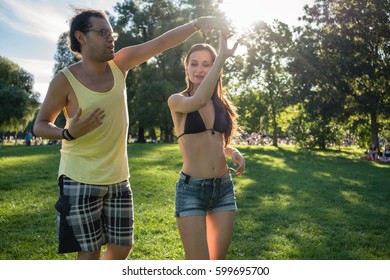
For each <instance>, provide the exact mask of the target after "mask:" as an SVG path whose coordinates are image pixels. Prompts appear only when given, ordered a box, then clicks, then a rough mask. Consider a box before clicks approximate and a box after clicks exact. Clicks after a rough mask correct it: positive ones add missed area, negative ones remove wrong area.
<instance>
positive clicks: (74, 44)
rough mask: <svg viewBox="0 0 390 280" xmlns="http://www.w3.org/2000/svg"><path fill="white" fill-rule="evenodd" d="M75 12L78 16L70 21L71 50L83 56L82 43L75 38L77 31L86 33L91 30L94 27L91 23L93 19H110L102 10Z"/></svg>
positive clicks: (77, 10) (80, 10)
mask: <svg viewBox="0 0 390 280" xmlns="http://www.w3.org/2000/svg"><path fill="white" fill-rule="evenodd" d="M75 11H76V13H77V14H76V15H75V16H74V17H73V18H72V19H71V20H70V30H69V38H70V49H71V50H72V51H73V52H75V53H79V54H81V46H80V42H79V41H78V40H77V39H76V36H75V33H76V31H81V32H86V31H87V30H88V29H89V28H91V27H92V26H91V23H90V21H89V19H90V18H91V17H97V18H102V19H106V20H108V17H107V15H106V14H105V13H104V12H103V11H100V10H91V9H75Z"/></svg>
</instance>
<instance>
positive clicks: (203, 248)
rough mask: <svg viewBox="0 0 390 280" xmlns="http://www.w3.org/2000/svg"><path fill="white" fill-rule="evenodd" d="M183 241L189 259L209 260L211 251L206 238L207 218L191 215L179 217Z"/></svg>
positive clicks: (178, 224) (178, 222) (178, 223)
mask: <svg viewBox="0 0 390 280" xmlns="http://www.w3.org/2000/svg"><path fill="white" fill-rule="evenodd" d="M176 221H177V226H178V228H179V232H180V236H181V241H182V242H183V246H184V252H185V254H186V259H188V260H208V259H209V251H208V247H207V238H206V218H205V217H204V216H191V217H182V218H177V219H176Z"/></svg>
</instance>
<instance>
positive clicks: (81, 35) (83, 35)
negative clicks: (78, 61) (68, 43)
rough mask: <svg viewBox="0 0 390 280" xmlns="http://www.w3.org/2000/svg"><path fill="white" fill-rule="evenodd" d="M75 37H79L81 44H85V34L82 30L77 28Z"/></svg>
mask: <svg viewBox="0 0 390 280" xmlns="http://www.w3.org/2000/svg"><path fill="white" fill-rule="evenodd" d="M74 37H75V38H76V39H77V41H79V43H80V45H83V44H84V43H85V34H84V33H83V32H81V31H80V30H77V31H76V32H75V33H74Z"/></svg>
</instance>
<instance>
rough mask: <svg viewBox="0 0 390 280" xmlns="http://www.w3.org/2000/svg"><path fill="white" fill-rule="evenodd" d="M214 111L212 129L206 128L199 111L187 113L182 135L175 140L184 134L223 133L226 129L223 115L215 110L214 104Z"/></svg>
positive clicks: (226, 124) (226, 125)
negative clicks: (209, 131)
mask: <svg viewBox="0 0 390 280" xmlns="http://www.w3.org/2000/svg"><path fill="white" fill-rule="evenodd" d="M188 94H189V93H188ZM213 104H214V102H213ZM214 111H215V117H214V125H213V128H206V126H205V124H204V122H203V119H202V116H201V115H200V113H199V111H194V112H191V113H188V114H187V118H186V123H185V126H184V133H182V134H180V135H179V136H178V137H177V139H179V138H180V137H182V136H183V135H184V134H195V133H200V132H204V131H207V130H211V133H212V134H214V132H215V131H218V132H220V133H225V132H226V131H227V129H228V123H227V121H226V119H225V118H224V116H223V113H222V112H221V111H220V110H217V107H216V106H215V104H214Z"/></svg>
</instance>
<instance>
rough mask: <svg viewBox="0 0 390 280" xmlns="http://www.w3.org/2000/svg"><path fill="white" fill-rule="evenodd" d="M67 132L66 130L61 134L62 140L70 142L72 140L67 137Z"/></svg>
mask: <svg viewBox="0 0 390 280" xmlns="http://www.w3.org/2000/svg"><path fill="white" fill-rule="evenodd" d="M65 130H66V129H63V130H62V132H61V134H62V139H65V140H67V141H70V139H69V138H68V137H67V136H66V135H65Z"/></svg>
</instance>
